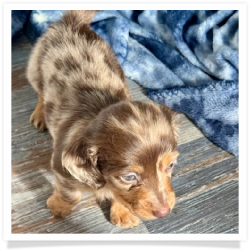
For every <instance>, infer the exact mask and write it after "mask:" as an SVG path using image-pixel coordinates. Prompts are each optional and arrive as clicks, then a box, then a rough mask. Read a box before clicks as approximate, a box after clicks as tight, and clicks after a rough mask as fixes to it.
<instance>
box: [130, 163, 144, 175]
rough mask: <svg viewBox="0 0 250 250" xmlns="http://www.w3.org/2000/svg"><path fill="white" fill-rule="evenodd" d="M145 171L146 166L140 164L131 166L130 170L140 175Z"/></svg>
mask: <svg viewBox="0 0 250 250" xmlns="http://www.w3.org/2000/svg"><path fill="white" fill-rule="evenodd" d="M143 171H144V168H143V167H142V166H139V165H138V166H131V167H130V168H129V172H135V173H137V174H139V175H141V174H142V173H143Z"/></svg>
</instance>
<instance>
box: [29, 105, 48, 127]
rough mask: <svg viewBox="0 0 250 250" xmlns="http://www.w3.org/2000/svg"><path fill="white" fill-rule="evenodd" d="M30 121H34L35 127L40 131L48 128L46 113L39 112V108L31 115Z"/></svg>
mask: <svg viewBox="0 0 250 250" xmlns="http://www.w3.org/2000/svg"><path fill="white" fill-rule="evenodd" d="M30 122H31V123H33V125H34V127H35V128H36V129H38V130H40V131H44V130H45V129H47V127H46V123H45V118H44V115H43V113H42V112H39V110H38V109H35V110H34V112H33V113H32V115H31V116H30Z"/></svg>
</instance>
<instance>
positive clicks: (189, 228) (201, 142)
mask: <svg viewBox="0 0 250 250" xmlns="http://www.w3.org/2000/svg"><path fill="white" fill-rule="evenodd" d="M31 48H32V46H31V44H30V43H29V42H28V41H27V39H26V38H25V37H24V36H23V35H22V34H20V35H19V36H18V37H16V38H15V39H14V40H13V42H12V233H13V234H18V233H40V234H41V233H74V234H76V233H86V234H89V233H144V234H153V233H157V234H164V233H172V234H177V233H184V234H186V233H216V234H219V233H227V234H228V233H234V234H236V233H238V231H239V229H238V217H239V216H238V215H239V214H238V211H239V210H238V159H237V158H235V157H234V156H232V155H230V154H229V153H227V152H225V151H223V150H221V149H220V148H218V147H217V146H215V145H214V144H213V143H211V142H210V141H209V140H208V139H206V138H205V137H204V136H203V134H202V133H201V132H200V131H199V130H198V129H197V128H196V127H195V126H194V125H193V124H192V123H191V122H190V121H189V120H188V119H187V118H186V117H185V116H184V115H179V119H180V122H181V127H180V138H179V143H178V150H179V151H180V153H181V154H180V156H179V158H178V165H177V166H176V167H175V170H174V173H173V187H174V189H175V191H176V196H177V203H176V206H175V208H174V210H173V212H172V213H171V214H170V215H169V216H167V217H165V218H161V219H157V220H155V221H147V222H141V223H140V225H139V226H138V227H135V228H133V229H124V228H120V227H116V226H114V225H112V224H111V223H110V222H109V203H106V204H102V205H101V206H99V205H98V203H97V202H96V200H95V197H93V195H92V194H88V193H86V194H84V197H83V199H82V201H81V202H80V204H78V205H77V206H76V207H75V208H74V212H73V213H72V214H70V215H69V216H68V217H66V218H65V219H63V220H62V219H55V218H53V217H52V216H51V213H50V211H49V210H48V209H47V208H46V205H45V202H46V199H47V198H48V196H49V195H50V194H51V193H52V190H53V188H52V182H53V176H52V173H51V172H50V167H49V165H50V155H51V152H52V150H51V145H52V142H51V136H50V134H49V132H38V131H37V130H36V129H35V128H34V127H33V125H31V124H30V123H29V116H30V114H31V113H32V111H33V110H34V107H35V105H36V94H35V92H34V90H33V89H32V88H31V86H30V85H29V84H28V81H27V79H26V77H25V70H26V66H27V60H28V57H29V55H30V50H31ZM128 85H129V87H130V89H131V94H132V96H133V97H134V99H137V100H142V101H147V100H148V99H147V97H146V96H145V95H144V94H143V91H142V90H141V88H140V87H139V86H138V85H136V84H135V83H133V82H131V81H128Z"/></svg>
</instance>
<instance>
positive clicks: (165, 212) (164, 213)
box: [153, 207, 171, 218]
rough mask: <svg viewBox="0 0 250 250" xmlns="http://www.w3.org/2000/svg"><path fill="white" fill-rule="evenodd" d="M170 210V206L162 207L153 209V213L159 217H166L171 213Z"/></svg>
mask: <svg viewBox="0 0 250 250" xmlns="http://www.w3.org/2000/svg"><path fill="white" fill-rule="evenodd" d="M170 211H171V209H170V207H161V208H160V209H157V210H155V211H153V215H154V216H155V217H157V218H160V217H165V216H167V215H168V214H169V213H170Z"/></svg>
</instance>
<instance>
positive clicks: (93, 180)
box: [62, 140, 105, 189]
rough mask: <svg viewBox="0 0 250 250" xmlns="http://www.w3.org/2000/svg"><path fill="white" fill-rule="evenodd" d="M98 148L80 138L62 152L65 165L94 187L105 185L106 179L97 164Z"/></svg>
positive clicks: (74, 175) (79, 179)
mask: <svg viewBox="0 0 250 250" xmlns="http://www.w3.org/2000/svg"><path fill="white" fill-rule="evenodd" d="M97 150H98V149H97V148H96V147H95V146H89V145H87V144H86V143H85V142H83V141H82V140H79V141H75V142H73V143H71V145H70V146H68V148H66V149H65V150H64V151H63V152H62V165H63V167H65V168H66V169H67V170H68V171H69V173H70V174H71V175H72V176H73V177H74V178H76V179H77V180H78V181H80V182H82V183H86V184H87V185H89V186H91V187H92V188H94V189H99V188H101V187H103V186H104V185H105V180H104V178H103V176H102V174H101V172H100V171H99V169H98V166H97Z"/></svg>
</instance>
